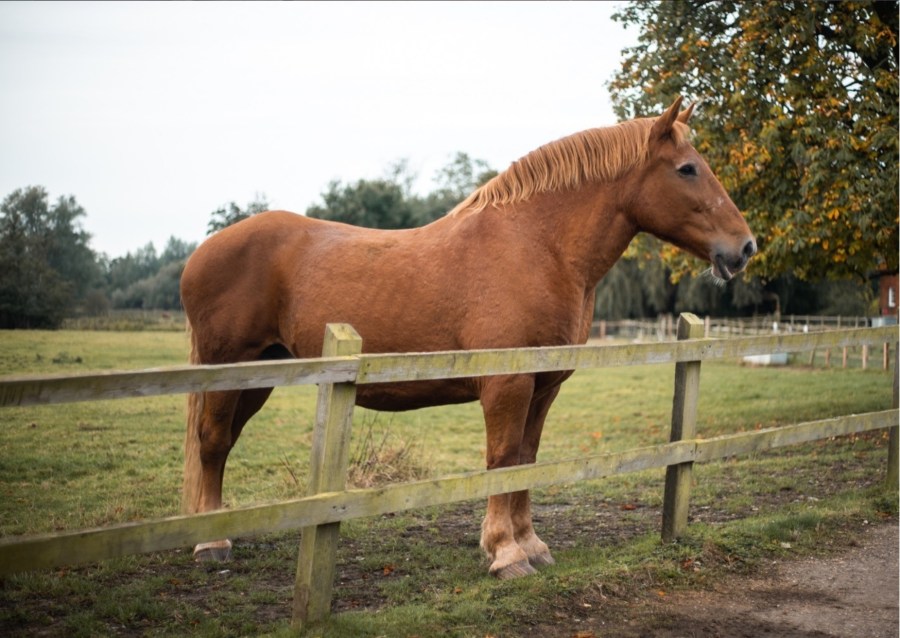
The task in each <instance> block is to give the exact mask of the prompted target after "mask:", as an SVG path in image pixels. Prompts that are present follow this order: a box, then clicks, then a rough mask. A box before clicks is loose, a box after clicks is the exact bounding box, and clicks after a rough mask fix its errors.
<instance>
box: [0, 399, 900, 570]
mask: <svg viewBox="0 0 900 638" xmlns="http://www.w3.org/2000/svg"><path fill="white" fill-rule="evenodd" d="M897 417H898V412H897V410H884V411H882V412H872V413H868V414H863V415H855V416H846V417H838V418H833V419H823V420H819V421H809V422H806V423H798V424H795V425H789V426H783V427H777V428H768V429H764V430H754V431H753V432H741V433H738V434H727V435H723V436H719V437H715V438H710V439H693V440H689V441H679V442H677V443H665V444H662V445H656V446H652V447H648V448H640V449H636V450H628V451H625V452H617V453H612V454H600V455H595V456H588V457H582V458H577V459H569V460H565V461H552V462H547V463H535V464H534V465H519V466H514V467H508V468H501V469H496V470H490V471H487V470H485V471H481V472H471V473H467V474H461V475H456V476H448V477H445V478H441V479H436V480H426V481H415V482H410V483H400V484H395V485H387V486H384V487H378V488H366V489H353V490H346V491H343V492H323V493H321V494H317V495H315V496H308V497H305V498H300V499H293V500H287V501H282V502H280V503H274V504H271V505H257V506H252V507H244V508H236V509H233V510H220V511H216V512H208V513H206V514H194V515H192V516H173V517H171V518H165V519H160V520H157V521H152V522H140V523H124V524H121V525H114V526H110V527H104V528H97V529H91V530H80V531H77V532H63V533H57V534H46V535H40V536H33V537H30V538H26V539H17V538H8V539H0V575H7V574H11V573H16V572H20V571H24V570H30V569H44V568H50V567H58V566H60V565H75V564H81V563H93V562H97V561H99V560H104V559H107V558H111V557H115V556H125V555H130V554H140V553H146V552H155V551H163V550H167V549H176V548H180V547H188V546H191V545H194V544H196V543H198V542H201V541H206V540H209V539H210V538H213V537H215V538H218V537H220V536H230V537H247V536H255V535H259V534H264V533H268V532H276V531H284V530H291V529H296V528H298V527H309V526H315V525H322V524H325V523H336V522H341V521H346V520H350V519H354V518H363V517H367V516H377V515H380V514H387V513H390V512H400V511H404V510H409V509H415V508H418V507H426V506H430V505H445V504H448V503H454V502H458V501H466V500H470V499H473V498H482V497H487V496H492V495H494V494H503V493H506V492H513V491H517V490H524V489H534V488H541V487H549V486H551V485H558V484H560V483H570V482H575V481H585V480H590V479H599V478H604V477H608V476H614V475H617V474H627V473H630V472H639V471H641V470H648V469H653V468H661V467H666V466H668V465H673V464H677V463H685V462H691V461H696V462H705V461H712V460H715V459H719V458H725V457H729V456H735V455H740V454H749V453H754V452H763V451H766V450H771V449H775V448H779V447H784V446H788V445H796V444H799V443H807V442H810V441H815V440H818V439H823V438H830V437H834V436H841V435H844V434H853V433H859V432H866V431H869V430H879V429H883V428H889V427H892V426H895V425H897ZM76 543H77V544H78V552H77V553H73V552H72V548H73V546H74V544H76Z"/></svg>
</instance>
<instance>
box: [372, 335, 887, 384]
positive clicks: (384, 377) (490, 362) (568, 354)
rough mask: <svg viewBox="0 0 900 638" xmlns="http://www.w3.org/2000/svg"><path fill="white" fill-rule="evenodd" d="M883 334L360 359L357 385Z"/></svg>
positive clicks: (809, 345)
mask: <svg viewBox="0 0 900 638" xmlns="http://www.w3.org/2000/svg"><path fill="white" fill-rule="evenodd" d="M895 333H896V331H895V330H893V329H892V328H890V327H885V328H859V329H851V330H834V331H830V332H815V333H809V334H802V333H798V334H790V335H784V334H780V335H768V336H753V337H735V338H729V339H691V340H690V341H674V342H672V341H663V342H658V343H630V344H618V345H589V346H560V347H553V348H520V349H498V350H460V351H453V352H429V353H408V354H365V355H362V356H361V357H360V368H359V375H358V377H357V379H356V382H357V383H386V382H395V381H415V380H426V379H452V378H460V377H475V376H490V375H495V374H509V373H532V372H548V371H552V370H580V369H584V368H600V367H618V366H630V365H643V364H657V363H677V362H682V361H707V360H710V359H734V358H740V357H743V356H746V355H758V354H777V353H781V352H808V351H810V350H815V349H817V348H826V347H832V348H836V347H843V346H844V345H861V344H863V343H866V344H869V345H872V344H879V343H883V342H885V341H890V340H893V339H895V338H896V334H895Z"/></svg>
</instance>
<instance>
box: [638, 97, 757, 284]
mask: <svg viewBox="0 0 900 638" xmlns="http://www.w3.org/2000/svg"><path fill="white" fill-rule="evenodd" d="M680 106H681V98H679V99H678V100H677V101H676V102H675V103H674V104H673V105H672V106H671V107H669V109H668V110H667V111H666V112H665V113H663V114H662V115H661V116H660V117H658V118H656V120H655V121H654V122H653V125H652V126H651V127H650V134H649V138H648V140H647V150H648V157H647V162H646V163H645V164H644V165H643V166H642V167H640V168H638V169H637V170H635V171H634V173H633V174H632V176H631V179H634V180H636V181H635V182H634V183H633V184H631V186H632V188H630V189H628V190H629V191H630V192H631V193H633V194H634V195H633V196H632V197H630V198H629V201H628V202H627V203H626V205H625V209H626V210H627V211H628V212H629V213H630V215H631V217H632V220H633V221H634V223H635V224H637V226H638V228H639V229H640V230H642V231H645V232H648V233H651V234H653V235H655V236H657V237H659V238H660V239H663V240H665V241H668V242H670V243H672V244H674V245H676V246H678V247H679V248H682V249H684V250H687V251H688V252H690V253H692V254H694V255H696V256H697V257H700V258H701V259H704V260H706V261H709V262H710V263H711V264H712V272H713V275H715V276H716V277H719V278H720V279H724V280H728V279H731V278H732V277H733V276H734V275H735V274H737V273H739V272H740V271H741V270H743V269H744V267H745V266H746V265H747V261H748V260H749V259H750V257H752V256H753V255H754V254H756V240H755V239H754V237H753V234H752V233H751V232H750V228H749V227H748V226H747V223H746V222H745V221H744V218H743V216H742V215H741V212H740V211H739V210H738V208H737V206H735V205H734V202H732V201H731V198H730V197H728V194H727V193H726V192H725V189H724V188H723V187H722V185H721V184H720V183H719V180H718V179H716V176H715V175H714V174H713V172H712V170H710V168H709V166H708V165H707V163H706V162H705V161H704V160H703V158H702V157H700V154H699V153H697V151H696V150H695V149H694V147H693V146H691V144H690V142H689V141H688V129H687V126H686V125H687V121H688V119H689V118H690V116H691V111H692V110H693V106H691V107H689V108H688V109H687V110H686V111H682V112H679V108H680Z"/></svg>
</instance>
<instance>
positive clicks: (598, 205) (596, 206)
mask: <svg viewBox="0 0 900 638" xmlns="http://www.w3.org/2000/svg"><path fill="white" fill-rule="evenodd" d="M513 214H514V215H516V216H518V217H519V220H518V223H517V225H518V227H519V228H523V229H524V228H530V229H531V230H532V235H531V239H532V241H533V242H535V244H536V245H544V246H546V247H547V248H548V249H549V250H551V251H553V252H555V253H556V254H557V255H558V258H559V259H560V260H562V261H564V262H565V263H566V265H567V267H568V268H569V270H570V271H571V272H572V273H573V276H578V277H582V278H583V281H584V287H585V290H593V289H594V288H595V287H596V285H597V283H598V282H599V281H600V279H602V278H603V276H604V275H606V273H607V272H609V269H610V268H612V267H613V265H615V263H616V261H618V260H619V258H620V257H621V256H622V254H623V253H624V252H625V249H626V248H628V244H629V243H630V242H631V240H632V239H634V237H635V235H636V234H637V232H638V229H637V226H635V224H634V223H633V222H632V221H631V220H630V219H629V218H628V217H627V216H626V215H625V214H624V213H623V212H622V211H621V210H620V209H619V207H618V205H617V198H616V196H615V186H614V185H612V184H610V185H606V186H593V187H586V188H582V189H579V190H573V191H565V192H559V193H542V194H539V195H535V196H533V197H532V198H531V200H530V201H529V202H526V203H522V204H518V205H515V211H514V213H513Z"/></svg>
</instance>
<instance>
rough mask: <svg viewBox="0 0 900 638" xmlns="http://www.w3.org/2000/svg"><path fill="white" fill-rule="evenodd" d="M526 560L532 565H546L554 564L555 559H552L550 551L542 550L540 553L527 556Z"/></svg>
mask: <svg viewBox="0 0 900 638" xmlns="http://www.w3.org/2000/svg"><path fill="white" fill-rule="evenodd" d="M528 562H529V563H531V566H532V567H547V566H548V565H556V561H555V560H553V556H551V555H550V552H543V553H541V554H536V555H534V556H529V557H528Z"/></svg>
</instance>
